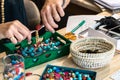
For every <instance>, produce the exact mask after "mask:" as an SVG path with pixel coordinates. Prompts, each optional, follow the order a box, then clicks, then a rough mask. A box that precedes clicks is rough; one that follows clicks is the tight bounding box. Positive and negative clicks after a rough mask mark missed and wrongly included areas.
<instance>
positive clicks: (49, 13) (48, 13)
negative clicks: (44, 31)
mask: <svg viewBox="0 0 120 80" xmlns="http://www.w3.org/2000/svg"><path fill="white" fill-rule="evenodd" d="M46 18H47V20H48V23H49V24H50V25H51V26H52V27H53V28H58V25H57V24H56V23H55V22H54V19H53V17H52V12H51V8H47V12H46Z"/></svg>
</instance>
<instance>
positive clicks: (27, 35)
mask: <svg viewBox="0 0 120 80" xmlns="http://www.w3.org/2000/svg"><path fill="white" fill-rule="evenodd" d="M15 26H16V27H17V28H18V29H17V30H18V32H19V33H21V34H22V36H23V39H25V38H27V39H28V40H29V41H30V40H31V33H30V31H29V29H27V28H26V26H24V25H23V24H21V23H20V22H18V24H15ZM20 41H21V39H20Z"/></svg>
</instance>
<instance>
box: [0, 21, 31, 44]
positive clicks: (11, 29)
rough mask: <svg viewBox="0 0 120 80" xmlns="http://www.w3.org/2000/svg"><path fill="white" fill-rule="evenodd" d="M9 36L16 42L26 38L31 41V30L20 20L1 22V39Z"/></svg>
mask: <svg viewBox="0 0 120 80" xmlns="http://www.w3.org/2000/svg"><path fill="white" fill-rule="evenodd" d="M4 38H8V39H10V40H11V41H12V42H13V43H14V44H16V43H17V42H21V41H22V40H24V39H25V38H27V39H28V41H31V32H30V31H29V29H28V28H27V27H26V26H24V25H23V24H22V23H21V22H20V21H18V20H15V21H11V22H6V23H2V24H0V39H4Z"/></svg>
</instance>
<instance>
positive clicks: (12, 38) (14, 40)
mask: <svg viewBox="0 0 120 80" xmlns="http://www.w3.org/2000/svg"><path fill="white" fill-rule="evenodd" d="M10 40H11V42H12V43H13V44H17V42H18V41H17V39H16V38H15V37H14V36H13V37H10Z"/></svg>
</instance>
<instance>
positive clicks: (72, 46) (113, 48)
mask: <svg viewBox="0 0 120 80" xmlns="http://www.w3.org/2000/svg"><path fill="white" fill-rule="evenodd" d="M89 39H96V40H103V41H105V42H106V43H108V44H110V45H111V46H112V48H111V49H110V50H108V51H106V52H101V53H97V54H106V53H108V52H111V51H113V50H115V45H114V44H113V43H112V42H110V41H108V40H106V39H105V38H101V37H87V38H82V39H78V40H76V41H74V42H73V43H72V44H71V46H70V49H71V50H72V51H74V52H75V53H77V54H79V53H80V52H79V51H78V50H79V49H78V50H74V45H75V44H76V43H78V42H81V41H83V40H89ZM81 54H85V55H87V54H88V53H81ZM89 54H92V55H97V54H93V53H89Z"/></svg>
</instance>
